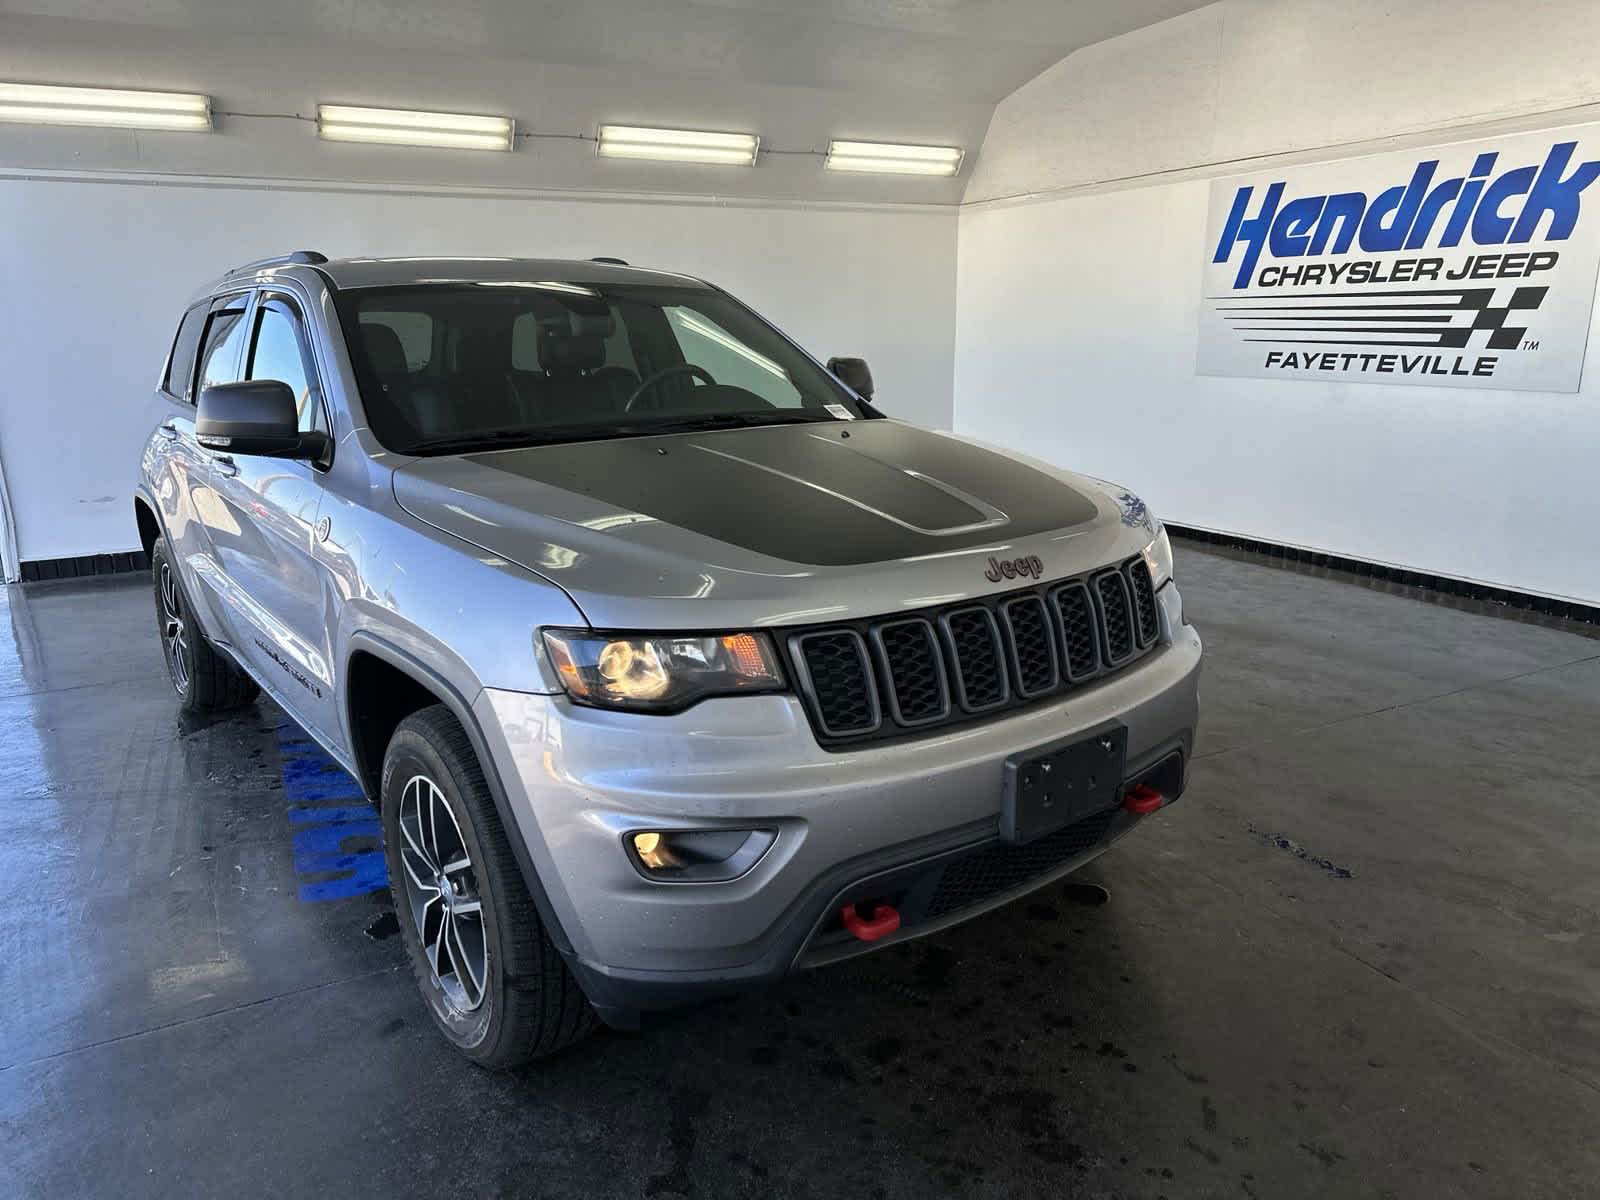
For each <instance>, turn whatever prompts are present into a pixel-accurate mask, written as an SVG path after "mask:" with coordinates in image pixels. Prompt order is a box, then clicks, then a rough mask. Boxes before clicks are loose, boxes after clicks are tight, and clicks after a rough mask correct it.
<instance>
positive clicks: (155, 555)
mask: <svg viewBox="0 0 1600 1200" xmlns="http://www.w3.org/2000/svg"><path fill="white" fill-rule="evenodd" d="M150 573H151V574H152V575H153V576H154V577H155V591H156V629H157V631H158V632H159V633H160V635H161V652H162V654H163V655H164V656H165V657H166V660H167V677H168V678H169V679H171V680H172V688H173V690H174V691H176V692H177V693H178V703H179V704H181V705H182V706H183V707H184V709H185V710H186V711H188V712H192V713H217V712H226V711H227V710H229V709H232V708H242V707H244V706H245V705H246V704H249V703H250V702H251V701H252V700H254V699H255V698H256V696H257V695H259V694H260V692H261V689H260V688H259V687H257V686H256V682H255V680H253V679H251V678H250V677H249V676H248V675H246V674H245V673H244V672H243V671H241V670H239V668H238V667H236V666H234V665H233V663H232V662H230V661H229V660H228V659H227V658H226V657H225V656H223V655H222V654H221V653H219V652H218V651H217V650H215V649H214V648H213V647H212V645H211V643H210V642H208V641H206V635H205V634H204V633H203V632H202V631H201V629H200V626H199V624H198V623H197V622H196V621H195V619H194V610H193V609H192V608H190V607H189V601H188V599H187V598H186V597H185V595H184V592H183V582H182V580H181V578H180V577H179V575H178V567H177V564H176V563H175V562H174V561H173V555H172V547H171V546H169V545H168V544H167V539H166V538H164V537H159V538H157V539H156V543H155V545H154V546H152V547H151V548H150Z"/></svg>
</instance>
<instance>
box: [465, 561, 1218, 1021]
mask: <svg viewBox="0 0 1600 1200" xmlns="http://www.w3.org/2000/svg"><path fill="white" fill-rule="evenodd" d="M1159 599H1160V601H1161V613H1162V644H1161V645H1160V647H1159V648H1158V649H1156V650H1155V651H1152V652H1151V653H1150V654H1149V655H1147V656H1146V657H1145V658H1143V659H1142V660H1140V661H1139V663H1137V664H1136V665H1134V666H1132V667H1130V668H1128V669H1127V670H1125V671H1123V672H1121V673H1119V674H1117V675H1113V676H1110V677H1109V678H1106V679H1103V680H1100V681H1098V682H1096V683H1094V684H1091V685H1089V686H1086V687H1083V688H1081V689H1079V690H1077V691H1074V692H1072V693H1070V694H1068V695H1066V696H1064V697H1063V698H1062V699H1061V700H1059V701H1057V702H1054V703H1048V704H1042V705H1040V706H1038V707H1034V708H1028V709H1023V710H1020V711H1018V712H1016V713H1014V714H1013V715H1010V716H1008V717H1005V718H1003V719H999V720H996V721H993V722H990V723H986V724H979V725H972V726H964V727H958V728H956V729H953V730H950V731H948V732H943V733H937V734H932V735H930V736H928V737H925V738H921V739H914V740H910V741H904V742H896V743H886V744H878V745H872V746H866V747H863V748H861V749H859V750H850V751H843V752H834V751H827V750H824V749H822V748H821V747H820V746H819V745H818V744H817V741H816V739H815V737H814V736H813V734H812V732H811V728H810V725H809V724H808V722H807V720H806V716H805V712H804V710H803V709H802V707H801V705H800V702H799V700H798V699H797V698H796V697H795V696H793V695H789V694H783V695H777V694H774V695H761V696H756V695H752V696H740V697H729V698H723V699H716V700H708V701H704V702H702V703H701V704H698V705H696V706H695V707H694V708H692V709H690V710H688V711H687V712H683V713H679V714H677V715H675V716H666V717H663V716H648V715H640V714H631V713H617V712H608V711H603V710H600V709H593V708H585V707H581V706H578V705H574V704H571V703H570V702H568V701H567V700H566V699H565V698H564V697H556V696H545V695H530V694H526V693H521V692H507V691H497V690H492V689H486V690H485V691H484V692H483V693H481V695H480V696H479V698H478V700H477V703H476V706H475V708H476V716H477V718H478V720H479V723H480V725H481V727H482V729H483V732H484V736H485V738H486V740H487V742H488V748H489V752H490V753H491V755H492V756H493V757H494V759H495V762H496V764H497V765H498V767H499V774H500V777H501V782H502V784H503V786H504V788H505V792H506V798H507V801H508V803H509V807H510V810H511V814H512V816H513V818H514V819H515V821H516V822H517V825H518V828H519V832H520V833H521V835H522V838H523V840H524V842H525V843H526V845H527V849H528V856H529V860H530V862H531V864H532V867H533V869H534V871H535V872H536V873H537V874H538V876H539V882H540V883H541V884H542V886H543V890H544V893H545V895H546V897H547V898H548V900H549V907H550V910H551V912H550V914H549V915H550V916H553V917H554V919H555V920H556V921H557V922H559V924H560V926H561V931H562V933H563V934H564V935H565V939H566V940H567V941H569V942H570V944H571V948H572V955H571V958H570V960H569V961H570V963H571V966H572V968H573V970H574V971H575V972H576V974H577V975H578V977H579V980H580V982H581V983H582V984H583V986H584V989H585V991H586V992H587V993H588V995H589V997H590V999H591V1000H592V1001H593V1002H594V1003H595V1004H596V1006H597V1007H598V1008H600V1009H601V1011H602V1012H603V1013H608V1014H615V1013H616V1012H618V1011H622V1010H635V1011H636V1010H643V1009H654V1008H665V1007H672V1006H674V1005H676V1004H680V1003H683V1002H685V1001H687V1000H690V999H693V998H695V997H698V996H701V995H709V994H716V993H720V992H726V991H731V990H736V989H738V988H741V987H745V986H750V985H752V984H756V983H759V982H762V981H764V980H767V979H772V978H776V977H778V976H781V975H782V974H784V973H785V972H787V971H789V970H791V969H794V968H795V967H798V966H810V965H815V964H818V963H821V962H826V961H832V960H834V959H837V958H840V957H845V956H847V955H849V954H852V953H859V952H862V951H864V950H866V949H869V948H876V947H877V946H883V945H889V944H893V943H894V942H897V941H902V940H905V939H907V938H910V937H916V936H920V935H922V934H924V933H928V932H932V931H933V930H935V929H939V928H943V927H945V926H947V925H949V924H951V923H953V922H955V921H959V920H963V919H966V918H968V917H970V916H973V915H975V914H976V913H979V912H983V911H986V910H987V909H989V908H992V907H994V906H995V905H997V904H1001V903H1005V902H1006V901H1007V900H1009V899H1012V898H1014V897H1015V896H1016V895H1019V894H1021V893H1022V892H1025V891H1028V890H1031V889H1032V888H1034V887H1038V886H1040V885H1042V884H1044V883H1047V882H1049V881H1050V880H1052V879H1055V878H1059V877H1060V876H1061V875H1063V874H1066V873H1067V872H1069V871H1071V870H1073V869H1075V868H1076V867H1077V866H1080V865H1081V864H1082V863H1083V862H1085V861H1087V860H1088V859H1089V858H1092V857H1093V856H1094V855H1095V854H1097V853H1099V852H1101V851H1103V850H1104V849H1105V848H1106V846H1108V845H1110V844H1111V842H1112V841H1114V840H1115V839H1116V838H1117V837H1120V836H1121V835H1122V834H1123V833H1126V832H1127V830H1128V829H1129V828H1131V827H1132V825H1133V824H1135V823H1137V821H1138V820H1139V819H1140V818H1137V817H1133V816H1131V815H1129V814H1126V813H1122V812H1121V811H1120V810H1113V811H1112V812H1111V813H1108V814H1105V821H1104V823H1103V825H1101V826H1096V827H1093V828H1087V829H1080V830H1077V834H1076V837H1077V840H1076V841H1074V840H1073V839H1072V838H1067V839H1065V840H1063V841H1062V842H1061V843H1060V844H1059V847H1058V848H1059V850H1060V853H1059V854H1057V855H1056V857H1055V858H1054V859H1052V860H1050V861H1047V862H1045V863H1044V866H1043V868H1042V869H1040V870H1037V871H1035V872H1033V873H1031V874H1029V875H1028V876H1027V877H1026V878H1022V879H1019V880H1018V881H1016V882H1015V884H1014V886H1007V887H1002V888H1001V889H1000V890H998V891H995V890H994V889H993V888H990V889H989V891H988V893H987V894H984V895H981V896H979V898H978V899H976V900H974V901H972V902H970V903H966V904H962V905H958V906H956V907H955V908H950V907H948V905H949V903H950V897H949V896H948V895H945V896H944V897H943V898H942V899H941V900H940V901H939V903H937V904H928V903H924V904H923V907H922V919H920V920H912V921H908V922H906V924H905V925H904V926H903V927H902V929H901V930H900V931H899V932H898V933H896V934H893V935H891V936H889V937H887V938H884V939H882V940H881V941H877V942H873V943H870V944H868V943H862V942H858V941H855V940H854V939H851V938H849V937H848V935H846V936H845V937H843V938H840V937H837V936H834V933H833V931H832V930H831V929H830V926H829V921H830V919H831V918H833V917H834V915H835V914H836V913H837V912H838V909H839V906H840V905H841V904H843V903H845V902H848V901H849V900H852V899H856V898H865V897H866V896H868V895H884V894H888V893H889V892H890V891H893V892H894V893H895V894H897V895H900V894H904V895H907V896H911V897H914V898H915V897H920V899H921V900H922V901H924V902H926V901H930V900H931V899H932V896H933V892H934V890H936V889H938V888H939V887H940V883H939V881H940V880H941V879H942V878H944V876H945V874H946V873H947V870H948V869H949V868H950V867H951V864H952V863H955V862H957V861H959V860H962V859H965V858H966V857H967V856H970V855H974V854H983V853H990V854H993V853H994V851H993V849H992V848H993V847H994V846H995V845H996V844H997V836H998V820H999V813H1000V796H1001V778H1002V765H1003V763H1004V762H1005V760H1006V758H1008V757H1009V756H1011V755H1014V754H1018V753H1023V752H1026V751H1029V750H1031V749H1033V748H1035V747H1038V746H1041V745H1043V744H1045V743H1047V742H1053V741H1056V740H1058V739H1060V738H1062V737H1065V736H1069V735H1071V734H1074V733H1076V732H1079V731H1088V730H1091V729H1093V728H1095V727H1096V726H1099V725H1101V724H1104V723H1105V722H1107V721H1117V722H1120V723H1121V724H1123V725H1124V726H1126V728H1127V731H1128V733H1127V772H1126V776H1127V777H1126V782H1127V783H1129V784H1131V783H1133V782H1134V781H1136V780H1137V779H1139V778H1141V777H1143V776H1144V775H1145V774H1146V773H1148V772H1151V771H1153V770H1156V769H1158V768H1159V769H1161V770H1164V771H1171V770H1174V769H1175V770H1176V776H1175V778H1176V780H1177V790H1180V791H1181V787H1182V781H1183V777H1184V775H1185V773H1186V770H1187V763H1188V761H1189V758H1190V755H1191V749H1192V746H1193V739H1194V729H1195V723H1196V714H1197V689H1198V681H1199V670H1200V658H1201V646H1200V638H1199V635H1198V634H1196V633H1195V631H1194V630H1193V628H1192V627H1190V626H1188V625H1185V624H1183V622H1182V610H1181V604H1182V601H1181V598H1180V597H1179V595H1178V592H1177V589H1176V587H1174V586H1173V585H1170V584H1169V585H1168V586H1166V587H1164V588H1163V589H1162V590H1161V592H1160V593H1159ZM1166 790H1167V791H1169V793H1170V792H1172V791H1173V789H1172V788H1171V787H1170V786H1169V787H1168V789H1166ZM715 827H729V828H755V827H766V828H772V829H776V830H777V831H778V835H777V839H776V841H775V842H774V844H773V846H772V848H771V849H770V850H769V851H768V852H767V853H766V855H765V856H764V857H763V858H762V859H761V860H760V861H759V862H758V863H756V865H755V866H754V867H752V868H751V869H750V870H749V871H748V872H746V873H745V874H744V875H742V876H740V877H739V878H737V879H734V880H730V881H728V882H723V883H667V882H657V881H653V880H649V879H645V878H643V877H642V876H641V875H640V874H639V873H638V872H637V871H636V870H635V869H634V867H633V866H632V864H631V863H630V862H629V860H628V858H627V856H626V854H625V853H624V850H623V835H624V834H625V833H626V832H628V831H630V830H635V829H641V828H646V829H660V830H670V829H674V828H681V829H706V828H715ZM1090 835H1092V836H1090ZM1052 836H1054V835H1052ZM1079 843H1082V844H1079ZM997 861H1004V860H997ZM919 888H920V889H921V890H920V891H918V890H917V889H919ZM873 889H878V890H873ZM946 891H947V892H948V891H949V889H946ZM974 894H976V893H974Z"/></svg>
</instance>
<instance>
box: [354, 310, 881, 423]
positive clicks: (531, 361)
mask: <svg viewBox="0 0 1600 1200" xmlns="http://www.w3.org/2000/svg"><path fill="white" fill-rule="evenodd" d="M337 302H338V306H339V314H340V320H341V321H342V322H343V325H344V331H345V339H346V341H347V342H348V344H349V347H350V357H351V360H352V362H353V364H354V366H355V369H356V377H357V381H358V382H359V384H360V387H361V397H362V400H363V402H364V403H365V406H366V410H367V422H368V424H369V425H370V426H371V428H372V432H373V433H374V434H375V435H376V436H377V438H378V440H379V441H380V442H382V443H383V444H384V445H385V446H386V447H388V448H389V449H391V450H397V451H403V452H405V453H409V454H429V453H447V452H459V451H461V450H465V449H471V448H474V447H483V446H493V445H516V444H534V443H540V442H554V441H581V440H588V439H591V438H600V437H625V436H629V435H634V434H644V433H659V432H674V431H679V430H687V429H700V428H720V427H722V426H735V425H758V424H773V423H788V422H794V421H832V420H840V419H850V418H854V417H862V416H867V415H869V413H868V410H866V409H864V408H863V407H862V406H861V405H860V403H859V402H858V401H857V400H856V399H855V398H854V396H853V395H852V394H851V393H850V392H849V391H848V390H847V389H846V388H844V387H843V386H842V385H840V384H839V383H838V382H837V381H836V380H834V379H833V377H832V376H830V375H829V374H828V373H827V372H826V371H824V370H822V369H821V368H819V367H818V366H817V365H816V364H815V363H813V362H812V361H811V360H810V359H808V358H807V357H806V356H805V355H804V354H802V353H801V352H800V351H799V350H797V349H795V348H794V347H793V346H792V345H790V343H789V342H788V341H787V340H786V339H785V338H783V337H782V335H780V334H779V333H777V332H776V331H775V330H774V329H773V328H772V327H771V326H769V325H767V324H766V323H765V322H764V321H762V320H761V318H759V317H757V316H756V315H755V314H754V313H752V312H751V311H750V310H749V309H747V308H745V307H744V306H743V305H742V304H740V303H739V302H738V301H736V300H734V299H732V298H731V297H729V296H727V295H726V294H724V293H722V292H718V291H714V290H711V289H709V288H694V287H673V286H654V285H648V284H620V285H618V284H578V283H565V282H560V281H544V282H528V283H498V282H495V283H487V282H486V283H450V284H419V285H414V286H405V287H382V288H356V289H351V290H347V291H344V292H341V293H339V295H338V301H337Z"/></svg>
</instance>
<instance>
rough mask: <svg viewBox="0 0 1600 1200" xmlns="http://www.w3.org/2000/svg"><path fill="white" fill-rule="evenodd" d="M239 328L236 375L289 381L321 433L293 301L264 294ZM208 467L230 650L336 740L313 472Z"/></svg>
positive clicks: (310, 467) (240, 457)
mask: <svg viewBox="0 0 1600 1200" xmlns="http://www.w3.org/2000/svg"><path fill="white" fill-rule="evenodd" d="M247 326H248V329H249V336H248V338H247V342H246V348H245V355H244V367H243V373H242V375H241V378H244V379H276V380H279V381H281V382H283V383H286V384H288V385H289V388H290V389H291V390H292V391H293V392H294V394H295V401H296V404H297V406H298V408H299V412H300V429H301V430H302V431H303V432H304V431H310V430H313V429H316V430H321V431H322V432H324V433H326V432H328V421H327V416H326V410H325V406H324V404H323V399H322V389H321V387H320V386H319V385H318V381H317V373H316V368H315V361H314V359H313V358H312V356H311V352H310V349H309V346H308V344H307V341H306V337H305V332H304V327H303V322H302V320H301V316H300V312H299V309H298V307H297V306H296V305H295V303H294V301H293V300H292V299H290V298H289V297H287V296H283V295H277V294H274V293H271V292H266V291H263V292H262V293H261V294H260V295H259V296H258V298H257V301H256V304H255V307H254V308H253V309H252V310H251V312H250V314H249V317H248V319H247ZM212 469H213V475H214V479H215V485H214V486H215V489H216V494H217V497H218V499H219V500H220V504H219V505H217V506H216V508H215V509H214V511H213V512H212V513H211V514H210V515H209V516H208V517H207V519H206V523H207V526H208V531H209V533H210V537H211V543H212V546H213V547H214V549H215V552H216V560H217V565H218V567H219V568H220V571H221V574H222V577H223V578H222V579H221V580H220V581H219V586H220V591H221V594H222V595H223V596H224V598H225V600H226V604H227V607H228V610H229V621H230V624H231V625H232V626H233V630H234V639H235V640H234V644H235V646H236V648H237V649H238V651H239V653H240V654H241V656H242V657H243V658H244V659H245V660H246V661H247V662H248V663H249V664H250V666H251V668H252V669H253V670H254V672H255V674H256V675H257V677H258V678H260V679H261V680H263V681H264V682H266V683H267V684H268V685H269V687H270V688H271V690H272V691H275V692H277V693H278V694H279V695H280V696H281V697H282V698H283V700H284V703H285V704H286V706H287V707H288V708H289V710H290V714H291V715H292V716H293V717H295V719H297V720H298V721H300V723H301V724H303V725H305V726H306V727H307V728H308V730H309V731H310V732H311V733H312V734H314V735H316V736H318V737H320V738H321V739H322V740H323V741H324V742H327V741H329V740H337V735H338V731H339V720H338V706H337V702H336V698H335V690H334V665H333V654H332V645H331V640H330V637H329V629H328V620H327V614H328V613H329V612H330V611H331V610H332V606H331V605H330V603H329V600H328V594H327V580H326V578H325V574H324V572H323V571H322V570H321V569H320V568H319V566H318V565H317V561H316V553H315V549H316V544H317V528H316V527H317V516H318V509H319V508H320V507H321V504H322V468H321V467H320V466H318V465H316V464H313V463H310V462H302V461H298V460H295V459H284V458H267V457H263V456H261V455H254V454H237V455H228V454H217V455H214V456H213V459H212Z"/></svg>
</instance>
